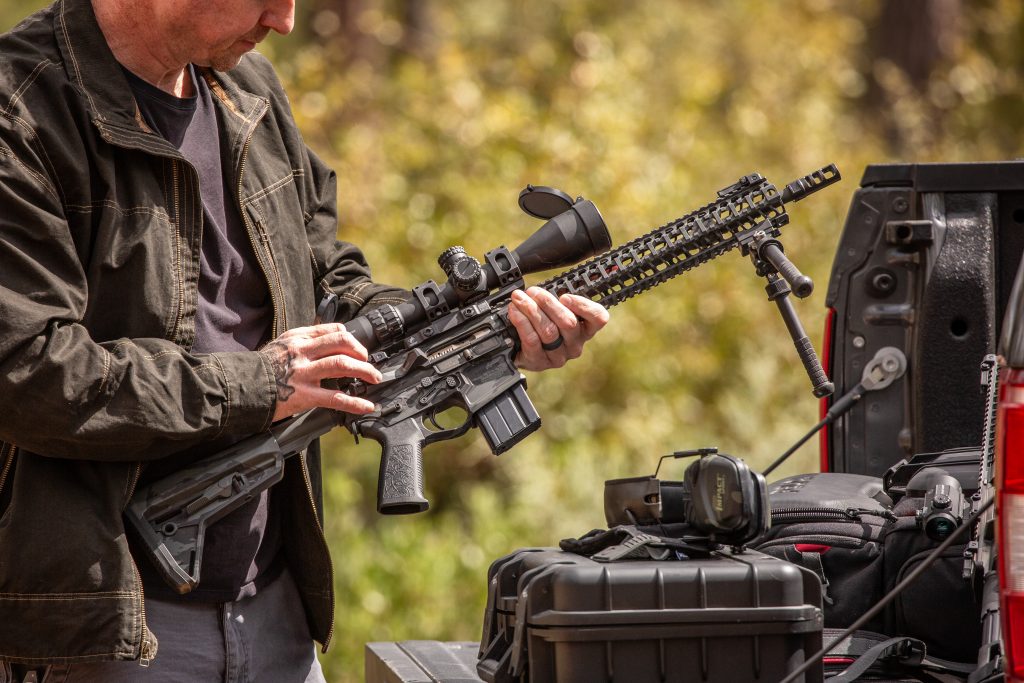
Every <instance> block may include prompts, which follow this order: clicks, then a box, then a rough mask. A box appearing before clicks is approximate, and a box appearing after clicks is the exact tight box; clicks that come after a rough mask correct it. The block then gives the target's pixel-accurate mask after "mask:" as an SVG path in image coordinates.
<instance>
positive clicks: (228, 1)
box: [92, 0, 295, 95]
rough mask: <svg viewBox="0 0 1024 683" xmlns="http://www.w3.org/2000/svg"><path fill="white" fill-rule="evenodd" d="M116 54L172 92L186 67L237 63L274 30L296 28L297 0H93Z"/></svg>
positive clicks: (177, 88) (223, 66)
mask: <svg viewBox="0 0 1024 683" xmlns="http://www.w3.org/2000/svg"><path fill="white" fill-rule="evenodd" d="M92 5H93V8H94V10H95V12H96V19H97V20H98V21H99V23H100V28H101V29H102V30H103V35H104V37H105V38H106V39H107V44H108V45H110V48H111V50H112V51H113V52H114V56H115V57H116V58H117V60H118V61H119V62H121V64H123V65H124V66H125V67H127V68H128V69H130V70H131V71H133V72H134V73H136V74H137V75H139V76H141V77H142V78H144V79H146V80H147V81H149V82H150V83H153V84H154V85H157V86H158V87H161V88H165V89H167V90H168V92H174V93H176V94H179V95H180V94H181V92H182V90H183V88H184V90H185V91H187V88H188V85H187V82H185V81H183V79H184V70H185V67H186V66H188V65H189V64H190V63H191V64H198V65H199V66H209V67H212V68H214V69H217V70H220V71H227V70H228V69H231V68H234V67H235V66H236V65H237V64H238V62H239V60H241V58H242V55H244V54H245V53H246V52H248V51H249V50H251V49H253V48H254V47H255V46H256V44H257V43H258V42H260V41H261V40H263V39H264V38H265V37H266V36H267V34H268V33H270V32H271V31H276V32H278V33H280V34H286V33H289V32H291V30H292V26H293V25H294V22H295V0H92Z"/></svg>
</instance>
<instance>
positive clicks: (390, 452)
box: [377, 422, 430, 515]
mask: <svg viewBox="0 0 1024 683" xmlns="http://www.w3.org/2000/svg"><path fill="white" fill-rule="evenodd" d="M402 425H407V426H406V427H404V428H403V426H402ZM380 435H381V437H382V440H381V448H382V449H383V450H382V452H381V457H380V474H379V475H378V477H377V512H380V513H381V514H384V515H408V514H413V513H416V512H423V511H425V510H426V509H427V508H428V507H430V503H429V502H428V501H427V499H426V498H424V497H423V436H422V434H421V433H420V431H419V429H418V428H417V427H416V426H415V425H413V424H409V422H400V423H398V424H396V425H394V429H392V428H388V427H385V428H383V429H381V430H380Z"/></svg>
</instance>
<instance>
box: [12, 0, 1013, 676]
mask: <svg viewBox="0 0 1024 683" xmlns="http://www.w3.org/2000/svg"><path fill="white" fill-rule="evenodd" d="M934 1H935V2H938V0H934ZM945 4H946V5H951V6H953V7H954V8H956V7H958V5H956V3H948V2H947V3H945ZM38 6H40V3H38V2H35V1H34V0H7V2H5V3H4V5H3V7H2V8H0V28H6V27H9V26H11V25H13V24H14V22H15V21H16V20H17V19H18V18H19V17H20V16H23V15H24V14H26V13H28V12H29V11H30V10H31V9H34V8H35V7H38ZM884 8H885V5H884V4H883V3H881V2H864V3H846V2H839V1H838V0H780V1H778V2H772V3H765V2H757V1H755V0H734V1H732V2H727V3H723V2H713V1H712V0H689V1H687V2H666V1H664V0H637V1H636V2H631V3H606V2H601V1H600V0H547V1H545V2H541V1H538V0H521V1H519V2H511V1H508V0H503V1H501V2H499V1H497V0H488V1H486V2H479V1H477V2H473V1H471V0H448V1H446V2H440V1H438V0H434V1H433V2H430V1H427V0H420V1H419V2H417V1H416V0H408V1H407V2H399V1H398V0H348V1H343V0H310V2H308V3H303V4H302V6H300V7H299V10H298V15H299V16H298V19H297V29H296V31H295V34H294V35H292V36H289V37H287V38H280V37H275V38H272V39H271V40H269V41H267V43H265V45H264V47H263V48H262V49H263V50H264V51H265V52H266V53H267V54H268V55H269V56H270V57H271V58H272V59H273V60H274V61H275V63H276V64H277V67H278V70H279V72H280V74H281V76H282V79H283V80H284V82H285V84H286V86H287V88H288V90H289V92H290V94H291V99H292V103H293V107H294V109H295V114H296V117H297V118H298V120H299V122H300V125H301V128H302V129H303V131H304V132H305V134H306V137H307V142H308V143H309V144H310V146H311V147H312V148H313V149H315V150H316V151H317V152H318V153H319V154H320V155H321V156H323V157H324V158H325V159H326V160H328V161H329V163H331V165H332V166H334V167H335V168H336V169H337V171H338V175H339V180H340V182H339V203H340V206H341V223H340V226H339V232H340V234H341V236H342V237H343V238H344V239H347V240H350V241H353V242H355V243H357V244H360V245H361V246H363V247H364V249H365V251H366V253H367V256H368V258H369V259H370V262H371V263H372V264H374V267H375V273H376V277H377V279H379V280H381V281H385V282H392V283H395V284H400V285H403V286H412V285H415V284H418V283H419V282H421V281H423V280H425V279H427V278H439V277H440V275H439V270H438V268H437V266H436V265H435V258H436V256H437V254H439V253H440V252H441V251H442V250H443V249H444V248H445V247H447V246H450V245H452V244H462V245H464V246H465V247H466V248H467V250H468V252H469V253H471V254H475V255H481V254H482V253H483V252H485V251H487V250H488V249H491V248H493V247H495V246H497V245H499V244H507V245H508V246H515V245H517V244H518V243H519V242H520V241H522V240H523V239H525V238H526V237H527V236H528V235H529V234H530V233H531V232H532V231H533V230H534V229H535V228H536V227H538V225H539V224H538V223H537V222H535V221H534V220H533V219H530V218H528V217H526V216H525V215H523V214H522V213H521V212H520V211H519V209H518V207H517V205H516V196H517V193H518V191H519V190H520V189H521V188H522V187H523V186H524V185H525V184H526V183H535V184H543V185H554V186H558V187H561V188H563V189H565V190H566V191H568V192H569V193H571V194H574V195H575V194H583V195H584V196H586V197H587V198H588V199H591V200H593V201H595V202H596V203H597V205H598V206H599V207H600V209H601V210H602V212H603V214H604V216H605V219H606V221H607V223H608V226H609V228H610V230H611V232H612V235H613V238H614V239H615V241H616V243H621V242H625V241H627V240H628V239H630V238H632V237H635V236H637V235H639V234H642V233H643V232H646V231H648V230H649V229H651V228H653V227H656V226H659V225H661V224H663V223H665V222H667V221H668V220H671V219H674V218H676V217H678V216H680V215H682V214H684V213H686V212H688V211H690V210H692V209H694V208H696V207H698V206H700V205H702V204H704V203H706V202H708V201H710V200H711V199H712V198H713V197H714V193H715V191H716V190H717V189H719V188H721V187H724V186H725V185H728V184H730V183H732V182H734V181H735V180H736V179H737V178H738V177H739V176H741V175H744V174H746V173H750V172H753V171H758V172H761V173H763V174H764V175H766V176H767V177H768V178H769V179H770V180H773V181H775V182H776V183H784V182H788V181H789V180H791V179H792V178H794V177H796V176H799V175H803V174H805V173H807V172H809V171H811V170H813V169H816V168H818V167H820V166H823V165H825V164H826V163H828V162H836V163H837V164H838V165H839V167H840V169H841V170H842V171H843V173H844V174H845V176H846V180H845V181H844V182H843V183H841V184H840V185H838V186H836V187H834V188H830V189H829V190H827V191H825V192H822V193H820V194H818V195H815V196H814V197H813V198H812V199H810V200H808V201H807V202H803V203H801V204H799V205H795V206H794V207H792V209H791V214H792V224H791V225H790V227H788V228H787V229H786V231H785V234H784V236H783V237H784V240H785V244H786V245H787V247H788V249H787V253H788V254H789V255H790V256H791V258H792V259H793V260H794V261H795V262H796V263H797V264H798V265H799V266H800V267H801V268H802V269H803V270H804V272H806V273H807V274H808V275H810V276H811V277H813V278H814V279H815V281H816V282H817V283H818V288H817V290H816V292H815V294H814V295H813V296H812V297H811V298H810V299H809V300H807V301H805V302H803V303H801V304H799V310H800V313H801V315H802V316H803V321H804V324H805V326H806V327H807V329H808V330H809V331H810V333H811V335H812V338H815V339H819V338H820V332H819V330H821V328H822V323H823V317H824V307H823V300H824V292H825V290H826V284H827V281H828V276H829V272H830V261H831V257H832V254H833V251H834V249H835V245H836V242H837V239H838V236H839V232H840V230H841V228H842V225H843V219H844V216H845V212H846V208H847V204H848V202H849V198H850V195H851V194H852V192H853V190H854V188H855V187H856V183H857V179H858V178H859V176H860V173H861V172H862V170H863V168H864V166H865V165H866V164H868V163H878V162H892V161H898V160H905V161H934V160H949V161H952V160H982V159H998V158H1012V157H1015V156H1017V155H1018V154H1019V146H1020V130H1019V123H1018V122H1019V121H1021V120H1022V114H1024V111H1022V103H1021V98H1020V96H1019V92H1020V88H1021V78H1022V70H1021V67H1022V56H1024V48H1022V47H1021V46H1022V45H1024V42H1022V41H1021V40H1020V37H1021V34H1022V28H1024V23H1022V8H1021V5H1020V3H1018V2H1017V0H978V1H976V2H972V3H970V4H969V5H965V6H964V7H962V8H961V9H959V10H958V12H957V14H956V15H955V16H954V17H953V21H951V22H949V26H947V28H949V29H950V30H951V32H952V34H951V36H948V35H947V36H946V37H945V38H944V41H945V42H944V43H943V45H944V48H943V51H942V52H941V55H940V58H939V59H938V60H937V61H936V62H935V63H934V64H932V65H931V68H930V71H929V74H930V75H929V77H928V78H927V79H926V81H925V82H924V83H921V82H916V83H915V82H913V81H912V79H909V78H907V77H906V74H905V73H903V72H902V71H901V69H900V65H899V64H895V63H893V62H891V61H887V60H886V59H883V58H882V57H880V56H879V54H881V53H883V52H884V51H880V50H879V48H878V45H877V42H876V40H875V36H876V34H877V33H878V31H879V28H880V25H879V18H880V17H881V16H882V14H881V11H882V10H883V9H884ZM947 19H949V17H947ZM888 29H889V30H890V31H892V30H893V27H892V26H889V27H888ZM895 29H896V31H897V34H898V32H899V30H900V27H899V26H897V27H895ZM908 30H909V29H908ZM0 59H2V57H0ZM529 379H530V393H531V396H532V397H533V399H534V401H535V403H536V405H537V407H538V409H539V411H540V413H541V414H542V416H543V418H544V426H543V428H542V429H541V430H540V431H539V432H538V433H537V434H535V435H533V436H531V437H530V438H529V439H527V440H525V441H524V442H523V443H521V444H520V445H518V446H516V448H514V449H513V450H512V451H511V452H509V453H507V454H505V455H503V456H502V457H501V458H494V457H493V456H492V455H490V453H489V452H488V450H487V447H486V445H485V443H484V441H483V439H481V438H479V435H476V434H474V435H471V436H467V437H464V438H462V439H460V440H457V441H455V442H448V443H445V444H441V445H436V446H433V447H430V448H428V450H427V451H426V460H427V468H426V478H427V483H428V496H429V497H430V498H431V501H432V508H431V510H430V512H429V513H427V514H423V515H420V516H416V517H398V518H396V517H382V516H378V515H377V514H376V512H375V507H374V501H375V494H376V478H377V466H378V450H377V447H376V445H375V444H373V443H362V444H360V445H358V446H356V445H353V444H352V442H351V439H350V438H348V437H347V435H343V434H341V433H335V434H332V435H330V436H329V437H328V438H327V439H326V442H325V451H326V473H325V489H326V490H325V496H326V501H325V502H326V509H327V534H328V537H329V540H330V542H331V545H332V548H333V555H334V568H335V575H336V576H335V579H336V586H337V592H338V599H337V615H336V617H337V626H336V630H335V637H334V642H333V643H332V647H331V649H330V651H329V653H328V654H326V655H324V656H323V664H324V668H325V670H326V672H327V675H328V678H329V680H330V681H332V682H334V681H358V680H362V657H363V654H362V653H363V645H364V643H366V642H368V641H377V640H403V639H440V640H476V639H478V638H479V630H480V623H481V615H482V610H483V605H484V600H485V574H486V570H487V566H488V564H489V562H490V561H491V560H493V559H495V558H497V557H499V556H501V555H503V554H505V553H507V552H510V551H511V550H513V549H515V548H517V547H521V546H529V545H552V544H555V543H557V541H558V539H560V538H563V537H565V536H571V535H579V534H581V533H583V532H586V531H587V530H589V529H591V528H593V527H598V526H602V525H603V523H604V522H603V513H602V504H601V495H602V485H603V481H604V480H605V479H607V478H612V477H621V476H630V475H638V474H645V473H648V472H650V471H652V470H653V467H654V465H655V461H656V458H657V457H658V456H659V455H661V454H663V453H667V452H670V451H672V450H676V449H682V448H690V447H696V446H703V445H717V446H718V447H719V448H720V449H721V450H723V451H725V452H729V453H732V454H735V455H739V456H742V457H744V458H746V459H747V460H748V461H749V462H750V463H751V464H752V465H753V466H755V467H764V466H765V465H767V464H768V463H769V462H770V461H771V460H773V459H774V457H775V456H777V455H778V454H779V453H780V452H782V451H783V450H784V449H785V448H786V447H787V446H788V445H789V444H790V443H792V442H793V441H794V440H795V439H796V438H797V437H799V436H800V435H801V434H802V433H803V432H804V431H806V429H807V428H809V427H810V426H811V425H812V424H814V422H816V420H817V403H816V402H815V400H814V399H813V398H812V396H811V393H810V390H809V386H808V382H807V379H806V377H805V376H804V374H803V372H802V370H801V368H800V366H799V363H798V359H797V357H796V355H795V353H794V351H793V347H792V344H791V342H790V340H789V338H788V336H787V334H786V332H785V328H784V326H783V324H782V321H781V320H780V319H779V317H778V314H777V313H776V311H775V307H774V306H772V305H771V304H770V303H769V302H768V301H767V300H766V298H765V295H764V291H763V283H762V282H761V281H759V280H758V278H756V277H755V276H754V274H753V272H752V269H751V267H750V265H749V263H748V262H746V261H744V260H743V259H741V258H740V257H739V255H738V254H735V253H732V254H729V255H727V256H725V257H723V258H721V259H718V260H716V261H715V262H713V264H711V265H708V266H706V267H703V268H700V269H699V270H697V271H696V272H692V273H689V274H687V275H685V276H683V277H681V278H679V279H677V280H674V281H672V282H671V283H669V284H666V285H664V286H662V287H660V288H658V289H657V290H655V291H653V292H650V293H648V294H645V295H644V296H642V297H640V298H638V299H634V300H631V301H629V302H628V303H626V304H624V305H622V306H621V307H618V308H616V309H614V310H613V311H612V321H611V323H610V324H609V326H608V328H607V329H606V330H605V331H603V332H602V333H601V334H600V335H599V336H598V338H597V339H596V340H595V341H594V342H593V343H591V344H590V345H589V347H588V349H587V353H586V354H585V356H584V358H582V359H580V360H577V361H574V362H572V363H570V364H569V365H568V366H567V367H566V368H564V369H563V370H560V371H556V372H547V373H543V374H541V375H538V376H531V377H530V378H529ZM813 443H814V442H812V445H809V446H807V447H805V448H804V449H803V450H801V451H800V452H799V453H798V454H797V455H796V456H794V457H793V458H792V459H791V461H790V462H789V463H787V465H786V466H784V467H783V468H781V469H780V470H779V471H778V472H777V475H776V476H786V475H789V474H793V473H796V472H801V471H814V470H816V469H817V467H818V465H817V462H818V460H817V452H816V450H815V448H814V447H813ZM680 473H681V472H680V471H676V472H673V471H668V472H665V473H663V476H672V475H679V474H680Z"/></svg>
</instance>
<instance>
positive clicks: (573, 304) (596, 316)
mask: <svg viewBox="0 0 1024 683" xmlns="http://www.w3.org/2000/svg"><path fill="white" fill-rule="evenodd" d="M558 300H559V301H560V302H561V303H562V305H564V306H565V307H566V308H567V309H569V310H570V311H572V313H573V315H575V316H576V318H577V320H578V321H579V323H580V328H581V329H582V330H583V332H584V337H585V339H590V338H591V337H593V336H594V335H595V334H597V332H598V330H600V329H601V328H602V327H604V326H605V325H607V324H608V320H609V317H610V316H609V314H608V309H607V308H605V307H604V306H602V305H601V304H599V303H597V302H596V301H592V300H590V299H587V298H585V297H582V296H577V295H575V294H563V295H562V296H561V297H559V299H558Z"/></svg>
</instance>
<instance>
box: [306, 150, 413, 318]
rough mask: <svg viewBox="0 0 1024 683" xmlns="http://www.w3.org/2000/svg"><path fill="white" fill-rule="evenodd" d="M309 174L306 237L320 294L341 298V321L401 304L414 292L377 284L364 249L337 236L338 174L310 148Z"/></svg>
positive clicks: (308, 151) (318, 293)
mask: <svg viewBox="0 0 1024 683" xmlns="http://www.w3.org/2000/svg"><path fill="white" fill-rule="evenodd" d="M307 158H308V160H309V173H308V175H309V177H310V178H311V179H312V182H310V183H309V184H308V185H307V187H308V189H307V193H308V196H307V197H306V198H305V199H306V205H307V206H309V207H311V208H310V209H309V210H308V211H307V219H308V220H307V221H306V237H307V239H308V240H309V245H310V249H311V251H312V253H311V257H312V259H313V270H314V276H315V278H316V291H317V296H318V297H321V296H323V295H324V294H326V293H327V292H328V291H330V292H334V293H335V294H336V295H337V296H338V299H339V304H340V305H339V309H338V310H339V314H340V320H341V321H342V322H344V321H345V320H351V319H352V318H354V317H356V316H357V315H359V314H360V313H363V312H366V311H367V310H370V309H372V308H376V307H377V306H382V305H384V304H388V303H390V304H399V303H402V302H403V301H405V300H406V299H408V298H409V297H410V296H411V294H410V293H409V292H408V291H406V290H403V289H399V288H397V287H391V286H388V285H382V284H378V283H375V282H374V281H373V280H372V279H371V276H370V267H369V265H368V264H367V263H366V259H365V257H364V256H363V253H362V251H360V250H359V248H358V247H356V246H355V245H353V244H350V243H348V242H343V241H340V240H338V239H336V235H337V230H338V211H337V196H338V188H337V177H336V175H335V173H334V171H333V170H331V169H329V168H328V167H327V166H326V165H325V164H324V162H323V161H321V160H320V158H319V157H317V156H316V154H315V153H313V152H312V151H311V150H308V149H307Z"/></svg>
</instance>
